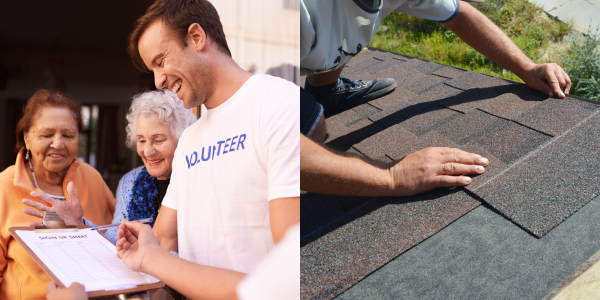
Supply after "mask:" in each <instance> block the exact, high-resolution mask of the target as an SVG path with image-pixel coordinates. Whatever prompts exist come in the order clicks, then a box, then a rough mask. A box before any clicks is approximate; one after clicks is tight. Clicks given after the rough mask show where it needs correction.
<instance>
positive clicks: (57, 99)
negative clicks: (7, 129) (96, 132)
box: [14, 89, 83, 152]
mask: <svg viewBox="0 0 600 300" xmlns="http://www.w3.org/2000/svg"><path fill="white" fill-rule="evenodd" d="M46 107H54V108H67V109H68V110H70V111H71V113H72V114H73V118H75V122H76V123H77V131H78V132H79V133H81V131H82V130H83V121H82V120H81V103H79V101H77V100H75V98H73V96H71V95H69V94H65V93H61V92H54V91H50V90H46V89H40V90H39V91H37V92H35V94H33V96H31V98H29V100H28V101H27V104H26V105H25V107H24V108H23V117H21V119H20V120H19V123H17V130H16V135H17V146H16V147H15V149H14V151H15V152H19V150H20V149H21V148H23V147H25V132H28V131H29V129H30V128H31V126H32V125H33V123H35V120H34V119H35V116H36V115H38V113H39V111H40V109H42V108H46Z"/></svg>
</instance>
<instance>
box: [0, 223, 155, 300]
mask: <svg viewBox="0 0 600 300" xmlns="http://www.w3.org/2000/svg"><path fill="white" fill-rule="evenodd" d="M48 213H50V214H48ZM47 214H48V217H46V215H47ZM57 218H58V219H57ZM84 228H90V226H85V225H80V226H67V225H66V224H65V223H64V221H63V220H62V219H61V218H60V217H59V216H58V214H56V212H44V222H43V226H40V227H35V228H34V227H29V226H15V227H11V228H9V229H8V231H9V232H10V234H11V235H12V236H13V238H15V239H16V240H17V241H18V242H19V244H21V246H22V247H23V249H25V250H26V251H27V253H29V255H31V257H32V258H33V260H35V262H36V263H37V264H38V265H39V266H40V267H41V268H42V270H44V272H45V273H46V274H48V276H50V278H52V280H53V281H54V282H55V283H56V285H57V286H58V287H60V288H67V287H66V286H65V285H64V284H63V283H62V282H61V281H60V280H59V279H58V277H57V276H56V275H55V274H54V273H53V272H52V271H51V270H50V268H48V267H47V266H46V264H44V262H43V261H42V260H41V259H40V258H39V257H38V256H37V255H36V254H35V252H34V251H33V250H31V248H29V246H28V245H27V244H26V243H25V242H24V241H23V239H21V237H20V236H19V235H18V234H17V233H16V231H17V230H23V231H39V230H42V231H41V232H75V231H78V230H79V229H84ZM103 237H104V238H105V239H106V240H107V241H109V242H110V243H111V244H112V242H111V241H110V240H109V239H108V238H106V237H105V236H103ZM113 245H114V244H113ZM164 286H165V284H164V283H163V282H162V281H159V282H156V283H150V284H142V285H138V286H137V287H135V288H126V289H119V290H97V291H89V292H86V293H87V295H88V297H89V298H94V297H106V296H118V297H117V298H118V299H126V297H127V296H131V295H132V294H136V293H142V292H146V291H149V290H154V289H160V288H162V287H164ZM148 298H149V297H148ZM109 299H110V298H109Z"/></svg>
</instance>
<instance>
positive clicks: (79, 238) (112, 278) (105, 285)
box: [16, 230, 159, 292]
mask: <svg viewBox="0 0 600 300" xmlns="http://www.w3.org/2000/svg"><path fill="white" fill-rule="evenodd" d="M16 233H17V234H18V235H19V237H21V239H22V240H23V242H25V244H27V246H28V247H29V248H30V249H31V250H32V251H33V252H34V253H35V254H36V255H37V256H38V258H39V259H40V260H41V261H42V262H44V264H45V265H46V266H47V267H48V269H50V270H51V271H52V273H54V275H55V276H56V277H57V278H58V279H59V280H60V281H61V282H62V283H63V284H64V285H65V286H67V287H68V286H70V285H71V283H73V282H79V283H81V284H84V285H85V290H86V292H89V291H97V290H105V289H107V290H116V289H123V288H132V287H135V286H136V285H140V284H149V283H156V282H158V281H159V280H158V279H156V278H154V277H152V276H150V275H148V274H144V273H140V272H135V271H132V270H130V269H129V268H128V267H127V266H126V265H125V263H124V262H123V261H122V260H121V259H119V258H117V249H116V247H115V245H114V244H112V243H111V242H110V241H108V240H107V239H106V238H104V237H103V236H102V235H101V234H100V233H98V232H97V231H91V230H80V231H79V232H53V233H35V232H34V231H26V230H17V231H16Z"/></svg>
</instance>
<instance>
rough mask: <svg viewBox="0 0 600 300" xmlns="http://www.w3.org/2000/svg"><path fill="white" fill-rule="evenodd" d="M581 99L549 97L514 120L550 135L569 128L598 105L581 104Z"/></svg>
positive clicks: (555, 134)
mask: <svg viewBox="0 0 600 300" xmlns="http://www.w3.org/2000/svg"><path fill="white" fill-rule="evenodd" d="M581 103H582V102H581V101H578V100H575V99H572V98H566V99H556V98H551V99H548V100H546V101H544V102H542V103H541V104H540V105H539V106H538V107H535V108H534V109H530V110H529V111H527V112H525V113H523V114H521V115H520V116H518V117H517V118H516V119H515V121H516V122H518V123H520V124H523V125H525V126H528V127H531V128H533V129H536V130H539V131H541V132H544V133H547V134H549V135H552V136H557V135H560V134H561V133H563V132H565V131H566V130H569V129H570V128H572V127H573V126H575V125H576V124H577V123H578V122H580V121H581V120H583V119H584V118H585V117H587V116H589V115H591V114H592V113H593V111H594V110H596V109H598V106H593V107H589V106H586V107H584V106H582V105H581Z"/></svg>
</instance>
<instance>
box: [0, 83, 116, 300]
mask: <svg viewBox="0 0 600 300" xmlns="http://www.w3.org/2000/svg"><path fill="white" fill-rule="evenodd" d="M82 127H83V125H82V120H81V103H79V102H78V101H77V100H75V99H73V97H71V96H70V95H67V94H63V93H57V92H52V91H48V90H39V91H38V92H36V93H35V94H34V95H33V96H32V97H31V99H29V101H28V102H27V104H26V106H25V109H24V115H23V117H22V118H21V120H20V121H19V123H18V124H17V130H16V135H17V146H16V150H17V151H18V152H17V153H18V154H17V161H16V162H15V165H13V166H10V167H8V168H7V169H6V170H4V171H3V172H2V173H0V191H2V193H0V246H1V247H2V248H1V250H0V253H2V254H1V255H0V299H43V298H45V294H46V291H45V287H46V285H47V284H48V282H50V277H48V275H46V273H44V271H43V270H42V269H41V268H40V267H39V265H38V264H37V263H36V262H35V261H34V260H33V259H32V258H31V256H30V255H29V254H27V252H26V251H25V250H24V249H23V248H22V247H21V245H20V244H19V243H18V242H17V241H16V240H14V239H13V238H12V237H11V235H10V233H9V232H8V229H9V228H10V227H13V226H22V225H26V224H29V223H31V222H34V221H37V220H39V219H37V218H36V216H37V215H36V214H35V213H40V212H37V211H35V212H33V211H31V210H30V209H28V208H26V207H25V205H23V202H27V203H28V204H29V205H30V206H33V207H36V208H42V210H47V209H44V208H49V207H48V206H46V205H44V203H45V202H43V201H41V200H38V199H46V200H47V201H57V202H61V203H66V204H67V205H66V207H75V206H77V207H80V208H82V210H83V211H85V214H82V215H79V219H76V218H71V220H70V221H69V222H68V224H69V225H77V224H83V220H82V218H81V217H82V216H83V215H85V217H86V219H87V220H89V221H91V222H95V223H99V224H105V223H108V222H110V221H111V220H112V218H113V213H114V208H115V198H114V196H113V194H112V193H111V191H110V189H109V188H108V186H106V184H105V183H104V180H103V179H102V176H101V175H100V173H98V171H96V169H94V168H93V167H91V166H90V165H88V164H86V163H84V162H80V161H77V160H76V159H75V155H76V154H77V147H78V144H79V133H80V132H81V130H82ZM32 196H33V197H32ZM24 198H31V199H34V200H29V199H27V200H23V199H24ZM49 199H52V200H49ZM72 204H73V205H72ZM23 210H29V213H31V214H33V215H29V214H24V213H22V211H23ZM80 210H81V209H80Z"/></svg>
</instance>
